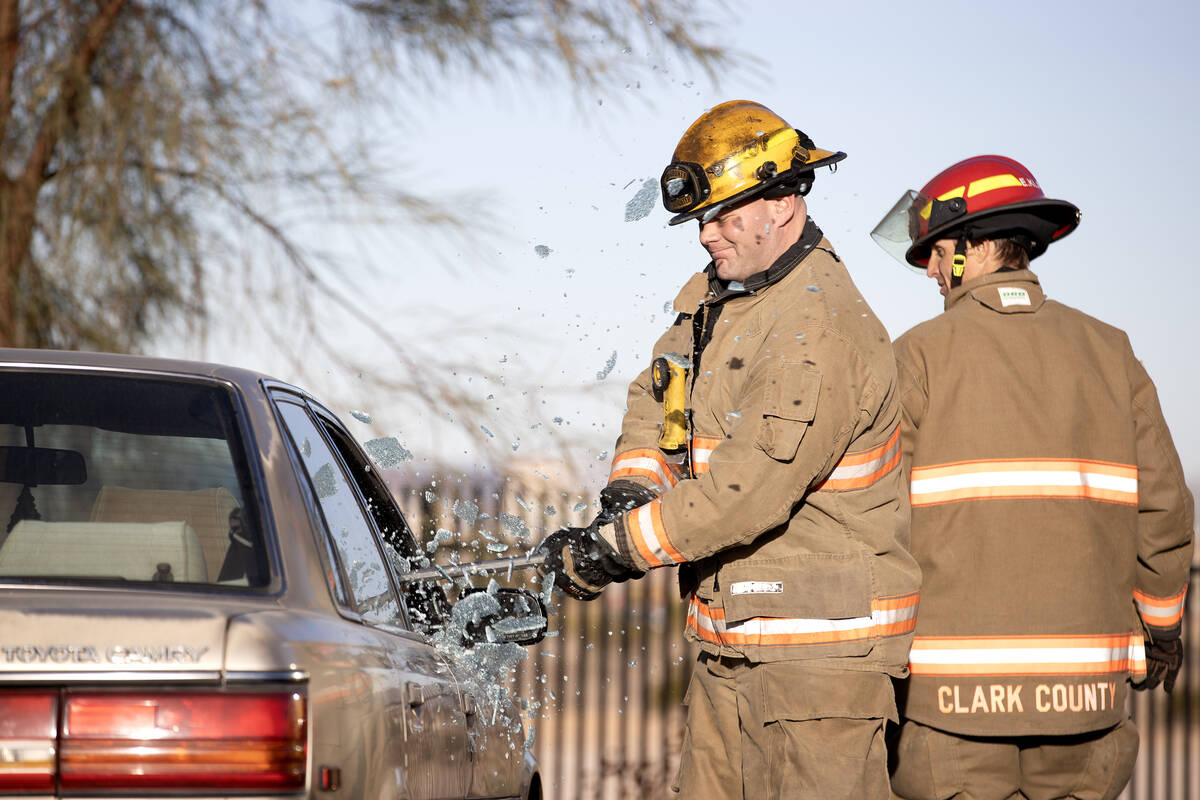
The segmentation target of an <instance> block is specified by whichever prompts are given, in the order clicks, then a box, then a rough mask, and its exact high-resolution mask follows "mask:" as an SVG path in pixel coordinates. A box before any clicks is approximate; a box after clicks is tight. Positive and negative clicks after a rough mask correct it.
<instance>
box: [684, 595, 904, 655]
mask: <svg viewBox="0 0 1200 800" xmlns="http://www.w3.org/2000/svg"><path fill="white" fill-rule="evenodd" d="M919 602H920V593H918V592H914V593H912V594H907V595H902V596H898V597H887V598H876V599H874V600H872V601H871V616H869V617H854V618H851V619H807V618H797V617H751V618H750V619H746V620H741V621H739V622H734V623H727V622H726V621H725V610H724V609H721V608H712V607H710V606H709V605H708V604H707V603H705V602H704V601H703V600H701V599H700V598H698V597H696V595H695V594H692V596H691V599H690V602H689V604H688V616H687V627H688V629H690V630H691V631H692V632H693V633H694V634H695V635H696V636H697V637H699V638H700V639H702V640H703V641H706V642H712V643H713V644H720V645H733V646H753V647H780V646H789V647H790V646H796V645H821V644H838V643H840V642H853V641H859V640H862V639H872V638H885V637H888V636H901V635H903V634H906V633H910V632H911V631H912V630H913V629H914V628H915V627H916V625H917V605H918V604H919Z"/></svg>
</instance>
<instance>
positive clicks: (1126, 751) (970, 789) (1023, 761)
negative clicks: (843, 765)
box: [892, 720, 1138, 800]
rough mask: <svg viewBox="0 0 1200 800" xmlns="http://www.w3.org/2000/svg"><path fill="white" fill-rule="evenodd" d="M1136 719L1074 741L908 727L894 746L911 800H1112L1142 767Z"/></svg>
mask: <svg viewBox="0 0 1200 800" xmlns="http://www.w3.org/2000/svg"><path fill="white" fill-rule="evenodd" d="M1137 752H1138V732H1137V727H1136V726H1135V725H1134V724H1133V722H1132V721H1130V720H1125V721H1124V722H1122V723H1121V724H1119V725H1117V726H1115V727H1112V728H1107V729H1105V730H1100V731H1092V732H1090V733H1081V734H1073V735H1070V736H1009V737H970V736H958V735H956V734H952V733H945V732H944V731H939V730H937V729H935V728H930V727H927V726H925V725H921V724H920V723H917V722H912V721H911V720H906V721H905V722H904V723H903V725H901V726H900V730H899V735H898V736H897V738H896V741H895V742H894V743H893V746H892V790H893V791H895V792H896V794H897V795H898V796H900V797H902V798H904V800H949V798H954V800H1010V798H1027V800H1063V799H1064V798H1070V800H1110V799H1111V798H1114V797H1116V796H1117V795H1118V794H1120V793H1121V790H1122V789H1124V788H1125V784H1126V783H1128V782H1129V776H1130V775H1132V774H1133V764H1134V761H1136V760H1137Z"/></svg>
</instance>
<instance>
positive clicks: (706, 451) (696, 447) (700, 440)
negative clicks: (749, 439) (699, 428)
mask: <svg viewBox="0 0 1200 800" xmlns="http://www.w3.org/2000/svg"><path fill="white" fill-rule="evenodd" d="M723 441H725V439H724V437H721V436H693V437H692V474H693V475H703V474H704V473H706V472H708V470H709V469H710V466H709V460H710V459H711V458H712V452H713V450H716V449H717V445H719V444H720V443H721V442H723Z"/></svg>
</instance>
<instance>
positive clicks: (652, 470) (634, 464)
mask: <svg viewBox="0 0 1200 800" xmlns="http://www.w3.org/2000/svg"><path fill="white" fill-rule="evenodd" d="M629 477H637V478H649V479H650V480H651V481H653V482H654V483H655V484H656V485H657V486H658V487H659V488H662V489H666V488H668V487H670V486H674V485H675V483H676V479H675V473H674V472H672V471H671V467H670V465H669V464H667V460H666V459H665V458H663V454H662V452H661V451H659V450H654V449H652V448H648V447H646V448H638V449H636V450H626V451H625V452H624V453H619V454H618V455H617V457H616V458H615V459H613V466H612V472H611V473H610V474H609V476H608V482H609V483H612V482H613V481H615V480H616V479H617V478H629Z"/></svg>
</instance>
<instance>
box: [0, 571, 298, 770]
mask: <svg viewBox="0 0 1200 800" xmlns="http://www.w3.org/2000/svg"><path fill="white" fill-rule="evenodd" d="M0 596H2V597H3V600H2V601H0V602H2V604H3V606H4V608H0V630H3V631H4V634H5V635H4V641H3V643H2V644H0V752H4V753H6V758H5V759H4V764H3V765H0V794H9V793H13V792H16V793H28V792H36V793H45V794H51V793H59V794H69V793H74V794H111V793H115V794H127V793H128V794H136V793H144V792H153V791H156V790H162V789H169V788H177V787H179V786H189V787H191V788H193V789H197V790H201V791H205V790H208V791H211V793H214V794H217V793H220V794H224V793H227V792H238V793H244V792H266V793H273V792H280V791H283V792H291V791H296V790H299V789H303V788H304V786H305V783H306V780H307V772H306V757H307V739H308V733H307V724H308V712H307V702H308V700H307V689H306V687H305V686H304V685H303V683H300V682H296V681H290V682H289V681H287V680H283V681H280V680H278V679H277V676H267V675H265V674H264V676H263V677H266V678H267V679H266V680H254V679H252V678H251V677H250V676H242V678H240V679H239V680H235V681H226V680H225V678H226V677H227V676H226V674H225V673H224V670H223V660H224V648H225V635H226V634H225V630H226V626H227V624H228V620H229V618H230V616H231V615H232V613H236V612H235V611H234V608H233V606H234V605H235V604H231V603H229V602H228V601H226V602H221V601H220V600H216V601H215V602H211V603H210V602H207V601H208V600H209V599H210V598H208V597H203V596H201V597H198V596H197V595H195V594H189V595H178V596H176V595H172V594H169V593H165V592H148V591H144V590H141V591H122V590H99V591H97V590H89V591H87V593H86V594H84V593H82V592H80V591H76V590H73V589H72V588H58V587H56V588H41V589H9V590H7V591H4V592H3V594H2V595H0ZM198 600H199V601H200V602H197V601H198ZM222 606H225V607H226V608H225V609H223V608H222ZM226 609H228V610H226Z"/></svg>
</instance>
